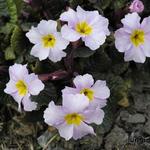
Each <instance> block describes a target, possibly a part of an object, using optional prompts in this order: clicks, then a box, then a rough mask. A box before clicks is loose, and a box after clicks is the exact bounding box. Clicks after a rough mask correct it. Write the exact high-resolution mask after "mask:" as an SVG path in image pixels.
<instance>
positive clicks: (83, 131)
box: [73, 122, 96, 140]
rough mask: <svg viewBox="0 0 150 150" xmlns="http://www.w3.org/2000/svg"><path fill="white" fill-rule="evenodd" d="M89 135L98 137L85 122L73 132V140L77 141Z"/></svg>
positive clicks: (75, 127)
mask: <svg viewBox="0 0 150 150" xmlns="http://www.w3.org/2000/svg"><path fill="white" fill-rule="evenodd" d="M87 134H93V135H96V134H95V132H94V130H93V128H92V127H91V126H89V125H87V124H85V123H84V122H82V123H81V125H79V126H74V131H73V138H74V139H75V140H77V139H81V138H82V137H83V136H85V135H87Z"/></svg>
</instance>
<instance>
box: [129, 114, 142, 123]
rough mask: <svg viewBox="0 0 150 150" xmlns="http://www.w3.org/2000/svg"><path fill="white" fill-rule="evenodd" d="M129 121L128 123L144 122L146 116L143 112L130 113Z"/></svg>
mask: <svg viewBox="0 0 150 150" xmlns="http://www.w3.org/2000/svg"><path fill="white" fill-rule="evenodd" d="M127 122H128V123H144V122H145V117H144V115H142V114H134V115H129V118H128V119H127Z"/></svg>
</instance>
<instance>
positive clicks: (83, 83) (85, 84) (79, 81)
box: [73, 74, 94, 89]
mask: <svg viewBox="0 0 150 150" xmlns="http://www.w3.org/2000/svg"><path fill="white" fill-rule="evenodd" d="M73 83H74V85H75V86H76V88H79V89H83V88H90V87H91V86H92V85H93V84H94V79H93V77H92V76H91V75H90V74H85V75H83V76H82V75H78V76H76V77H75V78H74V80H73Z"/></svg>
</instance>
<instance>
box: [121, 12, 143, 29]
mask: <svg viewBox="0 0 150 150" xmlns="http://www.w3.org/2000/svg"><path fill="white" fill-rule="evenodd" d="M140 19H141V18H140V16H139V15H138V14H137V13H131V14H127V15H126V16H125V18H124V19H122V20H121V22H122V23H123V25H124V27H125V28H129V29H136V28H140ZM131 20H132V21H131Z"/></svg>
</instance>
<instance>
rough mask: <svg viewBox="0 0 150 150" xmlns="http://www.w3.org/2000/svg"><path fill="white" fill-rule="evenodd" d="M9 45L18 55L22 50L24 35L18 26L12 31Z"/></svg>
mask: <svg viewBox="0 0 150 150" xmlns="http://www.w3.org/2000/svg"><path fill="white" fill-rule="evenodd" d="M10 40H11V41H10V44H11V47H12V49H13V51H14V52H16V53H17V54H20V53H21V52H22V51H23V50H24V45H25V44H24V34H23V31H22V30H21V28H20V27H19V26H15V29H14V30H13V33H12V36H11V39H10Z"/></svg>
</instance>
